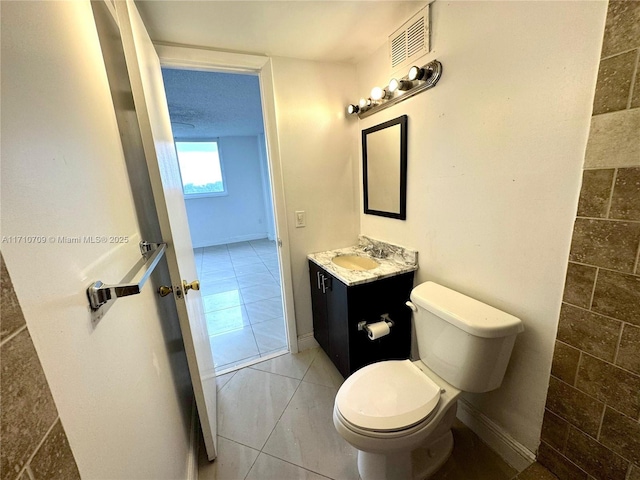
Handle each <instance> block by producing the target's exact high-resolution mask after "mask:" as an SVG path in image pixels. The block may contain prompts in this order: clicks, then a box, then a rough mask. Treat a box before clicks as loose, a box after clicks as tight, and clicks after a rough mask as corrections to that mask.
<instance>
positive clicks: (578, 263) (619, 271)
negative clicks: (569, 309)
mask: <svg viewBox="0 0 640 480" xmlns="http://www.w3.org/2000/svg"><path fill="white" fill-rule="evenodd" d="M639 247H640V245H639ZM638 253H639V254H640V248H639V251H638ZM569 262H570V263H575V264H576V265H582V266H583V267H592V268H598V269H600V270H605V271H607V272H613V273H619V274H620V275H635V274H634V273H633V272H625V271H622V270H615V269H613V268H607V267H602V266H599V265H593V264H591V263H584V262H578V261H576V260H569ZM639 267H640V265H639ZM563 301H564V300H563ZM565 303H566V302H565Z"/></svg>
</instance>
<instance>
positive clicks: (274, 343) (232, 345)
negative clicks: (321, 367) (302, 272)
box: [194, 239, 288, 372]
mask: <svg viewBox="0 0 640 480" xmlns="http://www.w3.org/2000/svg"><path fill="white" fill-rule="evenodd" d="M194 255H195V259H196V267H197V269H198V278H199V279H200V292H201V294H202V302H203V304H204V311H205V317H206V321H207V329H208V331H209V338H210V342H211V348H212V351H213V360H214V363H215V368H216V372H224V371H228V370H229V369H232V368H234V367H237V366H238V365H245V364H247V362H250V361H252V360H256V359H260V358H262V357H265V356H270V355H273V354H275V353H277V352H282V351H287V350H288V347H287V338H286V330H285V325H284V317H283V313H282V293H281V287H280V270H279V266H278V254H277V247H276V243H275V242H274V241H271V240H268V239H262V240H253V241H250V242H239V243H230V244H226V245H217V246H214V247H204V248H196V249H194Z"/></svg>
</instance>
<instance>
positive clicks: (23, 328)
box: [0, 323, 29, 347]
mask: <svg viewBox="0 0 640 480" xmlns="http://www.w3.org/2000/svg"><path fill="white" fill-rule="evenodd" d="M23 330H27V324H26V323H25V324H24V325H23V326H21V327H20V328H19V329H18V330H16V331H15V332H13V333H12V334H11V335H9V336H8V337H6V338H3V339H2V342H0V347H3V346H4V345H5V344H6V343H9V342H10V341H11V340H13V339H14V338H16V337H17V336H18V335H20V334H21V333H22V331H23ZM28 331H29V330H27V332H28Z"/></svg>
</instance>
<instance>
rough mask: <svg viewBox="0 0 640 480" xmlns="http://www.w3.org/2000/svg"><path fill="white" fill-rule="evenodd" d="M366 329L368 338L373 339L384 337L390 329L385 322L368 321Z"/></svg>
mask: <svg viewBox="0 0 640 480" xmlns="http://www.w3.org/2000/svg"><path fill="white" fill-rule="evenodd" d="M367 330H368V331H369V332H368V334H367V335H368V336H369V340H375V339H377V338H380V337H384V336H385V335H389V332H390V331H391V329H390V328H389V325H388V324H387V322H376V323H370V324H369V325H367Z"/></svg>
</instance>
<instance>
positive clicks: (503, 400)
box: [354, 1, 606, 451]
mask: <svg viewBox="0 0 640 480" xmlns="http://www.w3.org/2000/svg"><path fill="white" fill-rule="evenodd" d="M605 13H606V2H441V1H436V2H435V3H434V4H433V5H432V52H431V53H430V54H429V55H428V56H427V57H426V59H425V61H424V62H421V64H424V63H426V62H427V61H428V60H431V59H438V60H440V61H441V62H442V64H443V66H444V72H443V76H442V79H441V80H440V82H439V83H438V85H437V86H436V87H435V88H434V89H432V90H428V91H426V92H424V93H422V94H420V95H419V96H417V97H415V98H413V99H410V100H408V101H406V102H404V103H401V104H399V105H397V106H394V107H391V108H390V109H388V110H385V111H384V112H381V113H376V114H375V115H373V116H371V117H369V118H367V119H365V120H363V121H361V122H360V125H359V127H360V129H364V128H368V127H370V126H373V125H376V124H378V123H381V122H383V121H386V120H389V119H391V118H395V117H398V116H399V115H401V114H407V115H408V116H409V120H408V155H409V158H408V198H407V220H406V221H399V220H393V219H387V218H383V217H376V216H372V215H364V214H361V216H360V219H361V230H362V233H363V234H365V235H370V236H372V237H374V238H379V239H382V240H387V241H390V242H395V243H399V244H403V245H406V246H409V247H413V248H417V249H418V250H419V258H420V270H418V273H417V278H416V281H417V282H424V281H426V280H433V281H436V282H439V283H442V284H443V285H446V286H448V287H451V288H453V289H456V290H458V291H460V292H463V293H465V294H467V295H470V296H472V297H475V298H477V299H479V300H482V301H485V302H486V303H489V304H491V305H493V306H495V307H498V308H501V309H503V310H505V311H507V312H509V313H511V314H513V315H516V316H518V317H520V318H521V319H522V320H523V322H524V325H525V332H524V333H523V334H521V335H520V336H519V337H518V340H517V342H516V345H515V349H514V352H513V356H512V359H511V364H510V367H509V370H508V372H507V375H506V378H505V380H504V383H503V386H502V388H501V389H499V390H498V391H495V392H492V393H490V394H486V395H475V396H474V395H468V396H467V399H469V400H470V401H471V403H472V404H473V405H474V406H475V407H476V408H478V409H479V410H480V411H481V412H482V413H484V414H485V415H486V416H487V417H489V419H490V420H492V421H493V422H495V423H497V424H498V425H499V426H500V427H502V428H503V429H504V430H506V432H507V433H508V434H510V435H511V436H512V437H513V438H515V439H516V440H517V441H518V442H520V443H521V444H522V445H524V446H525V447H526V448H528V449H529V450H531V451H535V449H536V448H537V445H538V441H539V433H540V428H541V423H542V414H543V409H544V403H545V397H546V390H547V385H548V380H549V371H550V366H551V357H552V352H553V344H554V339H555V333H556V329H557V323H558V314H559V309H560V300H561V296H562V288H563V284H564V276H565V269H566V263H567V256H568V252H569V244H570V240H571V231H572V226H573V220H574V217H575V212H576V205H577V199H578V192H579V187H580V179H581V166H582V162H583V159H584V151H585V145H586V140H587V134H588V130H589V117H590V114H591V105H592V100H593V93H594V87H595V79H596V73H597V68H598V57H599V53H600V45H601V41H602V32H603V28H604V19H605ZM390 73H391V72H390V70H389V69H388V68H387V62H386V45H384V46H382V47H381V48H380V49H379V50H378V52H377V53H376V54H374V55H373V56H372V57H371V58H368V59H365V61H363V62H361V63H360V64H359V65H358V81H359V95H358V96H363V95H366V94H367V92H369V91H370V89H371V87H373V86H375V85H381V86H384V85H386V84H387V82H388V80H389V75H390ZM355 98H356V97H354V99H355ZM361 211H362V210H361Z"/></svg>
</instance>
